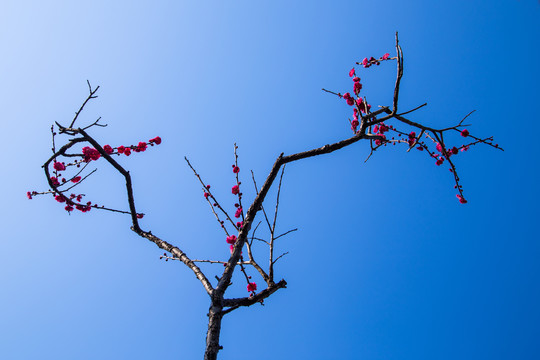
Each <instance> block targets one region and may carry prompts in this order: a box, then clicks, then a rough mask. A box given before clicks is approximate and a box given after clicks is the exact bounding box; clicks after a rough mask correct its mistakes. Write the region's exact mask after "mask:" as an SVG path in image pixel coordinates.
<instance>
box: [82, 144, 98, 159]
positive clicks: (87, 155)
mask: <svg viewBox="0 0 540 360" xmlns="http://www.w3.org/2000/svg"><path fill="white" fill-rule="evenodd" d="M82 152H83V155H84V161H85V162H90V161H92V160H94V161H96V160H97V159H99V158H100V156H101V155H100V153H99V151H97V150H96V149H94V148H91V147H88V146H85V147H83V148H82Z"/></svg>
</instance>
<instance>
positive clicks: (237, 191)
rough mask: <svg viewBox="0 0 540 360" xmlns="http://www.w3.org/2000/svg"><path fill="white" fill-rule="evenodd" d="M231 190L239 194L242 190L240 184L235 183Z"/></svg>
mask: <svg viewBox="0 0 540 360" xmlns="http://www.w3.org/2000/svg"><path fill="white" fill-rule="evenodd" d="M231 192H232V193H233V195H238V193H239V192H240V187H239V186H238V185H234V186H233V187H232V189H231Z"/></svg>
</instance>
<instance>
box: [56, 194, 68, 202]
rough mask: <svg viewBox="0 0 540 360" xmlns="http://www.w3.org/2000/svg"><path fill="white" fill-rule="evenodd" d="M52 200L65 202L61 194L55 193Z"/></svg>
mask: <svg viewBox="0 0 540 360" xmlns="http://www.w3.org/2000/svg"><path fill="white" fill-rule="evenodd" d="M54 200H56V201H58V202H59V203H63V202H66V198H65V197H64V196H63V195H56V196H55V197H54Z"/></svg>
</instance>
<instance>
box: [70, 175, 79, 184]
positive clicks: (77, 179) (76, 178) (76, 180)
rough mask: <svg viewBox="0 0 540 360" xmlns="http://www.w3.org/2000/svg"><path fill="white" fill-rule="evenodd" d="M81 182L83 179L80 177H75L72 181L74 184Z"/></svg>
mask: <svg viewBox="0 0 540 360" xmlns="http://www.w3.org/2000/svg"><path fill="white" fill-rule="evenodd" d="M79 181H81V177H80V176H75V177H74V178H73V179H71V182H72V183H78V182H79Z"/></svg>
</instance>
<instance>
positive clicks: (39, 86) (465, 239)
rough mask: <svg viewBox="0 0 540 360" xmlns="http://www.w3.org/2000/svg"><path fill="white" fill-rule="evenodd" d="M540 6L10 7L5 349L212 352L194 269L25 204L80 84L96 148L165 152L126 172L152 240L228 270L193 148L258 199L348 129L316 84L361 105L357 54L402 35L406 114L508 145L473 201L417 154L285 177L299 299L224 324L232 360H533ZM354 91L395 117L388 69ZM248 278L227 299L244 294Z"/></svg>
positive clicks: (214, 170)
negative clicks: (286, 158) (96, 125)
mask: <svg viewBox="0 0 540 360" xmlns="http://www.w3.org/2000/svg"><path fill="white" fill-rule="evenodd" d="M539 15H540V4H539V3H538V2H537V1H534V0H529V1H526V0H522V1H518V0H508V1H470V0H469V1H465V0H456V1H451V2H443V3H441V2H435V1H415V0H411V1H395V0H392V1H390V0H388V1H387V0H380V1H349V2H336V1H281V0H274V1H228V2H223V1H214V0H209V1H204V2H195V1H165V0H156V1H152V2H150V1H111V0H109V1H99V0H97V1H91V2H81V1H47V2H43V1H24V0H17V1H12V0H6V1H4V2H3V5H2V11H1V13H0V45H1V48H2V56H1V57H0V65H1V68H2V71H0V81H1V84H2V87H0V105H1V106H0V118H1V119H2V120H1V121H2V126H3V132H4V134H5V135H4V140H3V142H2V147H3V151H1V152H0V161H1V164H2V169H4V170H3V171H4V172H3V176H2V177H1V178H0V182H1V185H2V188H3V189H4V195H3V199H4V200H3V202H4V206H2V207H1V208H0V219H1V220H0V222H1V224H2V232H3V235H2V240H0V286H1V288H2V291H1V296H0V358H1V359H6V360H29V359H55V360H62V359H80V360H86V359H137V360H138V359H155V358H159V359H163V360H165V359H186V360H189V359H201V358H202V353H203V350H204V342H205V334H206V327H207V317H206V312H207V310H208V306H209V299H208V297H207V295H206V293H205V292H204V290H203V288H202V286H201V285H200V283H199V282H198V281H197V279H196V278H195V277H194V276H193V274H192V273H191V272H190V271H189V270H188V269H187V268H186V267H185V266H183V265H182V264H180V263H178V262H170V261H169V262H164V261H162V260H159V255H160V254H161V253H162V251H160V249H158V248H157V247H155V246H154V245H153V244H151V243H149V242H148V241H145V240H143V239H141V238H139V237H137V236H136V235H135V234H134V233H133V232H131V231H130V230H129V225H130V224H129V218H128V217H127V216H123V215H117V214H111V213H106V212H100V211H91V212H90V213H85V214H82V213H74V214H72V215H71V216H68V214H67V213H66V212H65V211H64V210H63V208H62V206H59V204H57V203H55V202H54V201H52V200H51V199H50V198H48V197H38V198H35V199H33V200H31V201H30V200H28V199H26V196H25V193H26V191H28V190H38V191H39V190H46V189H47V184H46V180H45V177H44V176H43V172H42V170H41V168H40V166H41V165H42V164H43V163H44V162H45V160H46V159H47V158H48V157H49V156H50V147H51V143H50V141H51V136H50V130H49V129H50V125H51V124H52V123H53V122H54V121H59V122H60V123H64V124H67V123H69V121H70V120H71V118H72V117H73V114H74V112H75V111H76V110H77V109H78V108H79V106H80V104H81V103H82V101H83V100H84V99H85V98H86V96H87V87H86V80H89V81H90V82H91V83H92V84H93V85H96V86H97V85H100V86H101V88H100V90H99V98H98V99H96V100H94V101H93V102H92V103H91V104H89V105H88V107H87V108H86V109H85V111H84V113H83V115H82V118H81V125H82V124H83V123H89V122H91V121H94V120H95V119H96V118H97V117H99V116H101V117H102V119H103V121H104V122H105V123H107V124H108V127H107V128H103V129H101V128H100V129H95V131H94V132H93V135H94V136H95V137H96V138H97V139H99V140H100V141H102V143H103V144H111V145H116V146H117V145H128V144H132V143H137V142H138V141H141V140H143V141H144V140H147V139H150V138H152V137H154V136H157V135H160V136H161V137H162V139H163V143H162V144H161V145H160V146H159V147H157V148H152V149H150V150H149V151H147V152H146V153H144V154H137V155H136V156H131V157H130V158H126V157H123V158H121V160H122V164H123V165H125V167H127V168H128V169H129V170H130V171H131V174H132V176H133V179H134V190H135V196H136V204H137V207H138V209H140V211H141V212H144V213H145V214H146V216H145V218H144V219H143V220H142V222H141V225H142V227H143V228H144V229H147V230H152V232H153V233H155V234H156V235H158V236H161V237H162V238H163V239H165V240H167V241H169V242H171V243H173V244H175V245H178V246H179V247H180V248H181V249H182V250H184V251H185V252H186V253H187V254H188V255H189V256H191V257H192V258H210V257H212V258H221V259H226V258H227V257H228V248H227V244H225V241H224V236H223V234H222V232H220V229H219V227H218V226H217V223H216V221H215V220H214V219H213V215H212V214H211V213H210V211H209V209H208V207H207V204H206V203H205V202H204V199H203V197H202V194H201V191H200V188H199V185H198V182H197V180H196V179H195V177H193V175H192V174H191V173H190V170H189V168H188V167H187V166H186V164H185V162H184V160H183V157H184V156H188V157H189V159H190V160H191V161H192V163H193V164H194V166H195V167H196V168H197V170H198V171H199V173H200V174H201V175H202V176H203V178H204V179H205V180H206V181H207V182H208V183H210V184H211V185H212V186H213V189H214V192H215V194H216V195H217V196H218V198H219V199H220V201H221V203H223V204H227V205H228V206H229V207H230V208H232V204H233V203H234V196H232V195H231V194H230V187H231V186H232V185H234V178H233V174H232V173H231V164H232V162H233V160H234V157H233V144H234V143H235V142H236V143H237V144H238V146H239V156H240V158H239V162H240V167H241V169H242V171H241V173H240V175H241V176H242V181H243V183H244V185H245V189H246V190H245V191H244V192H245V196H246V199H247V200H249V199H252V198H253V191H251V190H250V189H251V184H250V176H249V170H250V169H253V171H254V172H255V175H256V178H257V180H258V182H259V183H260V184H262V182H263V180H264V178H265V177H266V175H267V173H268V171H269V169H270V167H271V165H272V163H273V161H274V160H275V158H276V157H277V155H279V153H281V152H285V154H290V153H294V152H299V151H303V150H306V149H310V148H313V147H318V146H322V145H324V144H326V143H331V142H335V141H339V140H341V139H343V138H345V137H349V136H350V130H349V125H348V120H347V118H348V117H350V110H351V109H350V108H349V107H348V106H346V104H345V103H344V101H343V100H339V99H337V98H336V97H335V96H332V95H329V94H327V93H324V92H322V91H321V88H322V87H325V88H328V89H331V90H334V91H341V92H345V91H349V90H350V87H351V80H350V78H349V77H348V71H349V69H350V68H351V67H352V66H353V65H354V62H355V61H359V60H361V59H362V58H364V57H365V56H368V57H369V56H381V55H382V54H384V53H385V52H389V53H391V54H394V33H395V31H399V36H400V43H401V45H402V47H403V51H404V56H405V74H404V77H403V81H402V87H401V96H400V108H401V109H403V110H408V109H411V108H414V107H416V106H418V105H420V104H422V103H424V102H427V103H428V106H427V107H426V108H424V109H422V110H419V111H417V112H416V113H414V114H412V115H411V118H412V119H415V120H418V121H422V122H425V123H426V124H431V125H433V126H439V127H442V126H448V125H453V124H455V123H456V122H458V121H459V120H460V119H461V118H462V117H463V116H465V115H466V114H467V113H468V112H470V111H471V110H476V112H475V113H474V114H473V116H471V117H470V118H469V119H468V122H469V123H471V124H473V125H472V126H470V127H469V130H470V131H471V133H473V134H476V135H478V136H490V135H493V136H494V137H495V141H496V142H498V143H499V144H500V145H501V146H502V147H503V148H504V149H505V151H504V152H501V151H497V150H495V149H492V148H488V147H485V146H484V147H482V146H479V147H476V148H474V149H471V151H469V152H467V153H465V154H461V153H460V155H458V156H457V157H456V159H455V161H456V165H457V166H458V170H459V172H460V176H461V179H462V184H463V186H464V190H465V194H466V196H467V199H468V200H469V203H468V204H466V205H460V204H459V203H458V201H457V200H456V197H455V190H454V189H453V188H452V186H453V184H452V177H451V175H450V174H449V172H448V170H447V168H446V167H442V166H441V167H437V166H435V164H434V163H433V161H432V160H431V159H429V158H428V157H426V156H425V154H422V153H420V152H418V151H415V152H410V153H407V152H406V151H405V148H403V147H387V148H384V149H381V151H377V153H376V154H375V155H374V156H373V157H372V158H371V159H370V160H369V161H368V162H367V163H364V159H365V158H366V157H367V155H368V154H369V145H368V144H367V143H365V142H360V143H356V144H354V145H353V146H350V147H348V148H346V149H343V150H341V151H339V152H336V153H333V154H331V155H325V156H321V157H317V158H312V159H307V160H304V161H302V162H297V163H293V164H290V165H288V166H287V168H286V171H285V177H284V184H283V188H282V198H281V202H280V204H281V210H280V213H279V218H278V229H280V230H281V231H286V230H288V229H291V228H298V229H299V231H297V232H295V233H293V234H291V235H290V236H288V237H286V238H283V240H282V241H280V242H279V244H278V249H277V251H278V252H284V251H289V254H288V255H287V256H285V257H284V258H283V259H282V260H280V262H279V263H278V266H277V269H276V277H277V278H278V279H280V278H284V279H286V280H287V282H288V288H287V289H283V290H279V291H278V292H277V293H275V294H274V295H273V296H272V297H270V298H269V299H267V301H266V302H265V306H252V307H250V308H243V309H240V310H237V311H235V312H233V313H231V314H229V315H227V316H226V317H225V319H224V322H223V327H222V337H221V344H222V345H223V346H224V350H223V351H221V352H220V357H219V358H220V359H234V360H237V359H310V360H318V359H321V360H323V359H369V360H377V359H385V360H389V359H414V360H419V359H426V360H427V359H449V360H450V359H452V360H453V359H475V360H479V359H490V360H493V359H538V358H540V354H539V352H540V341H538V339H539V337H540V331H539V325H538V324H539V323H540V310H539V307H538V304H539V302H540V291H539V286H538V283H539V282H538V277H539V275H540V265H539V261H538V259H539V258H540V245H539V240H540V237H539V236H538V235H535V234H537V233H538V227H537V225H538V220H537V218H538V215H539V212H538V201H539V200H540V199H539V190H538V185H539V183H540V179H539V170H538V169H539V165H540V163H539V160H538V155H537V153H538V151H537V146H536V142H537V141H536V140H535V139H529V138H528V136H529V135H530V134H536V133H538V132H539V130H540V129H539V120H540V118H539V116H538V112H537V111H536V106H537V104H538V97H539V95H540V94H539V91H538V83H539V80H540V77H539V67H538V58H539V56H540V51H539V40H540V37H539V35H540V31H539V30H540V28H539V21H538V19H539ZM359 76H360V77H361V78H362V82H363V85H364V89H363V90H362V91H363V94H364V95H366V96H367V97H368V99H369V101H370V103H372V104H373V105H374V106H376V105H389V104H390V102H391V98H392V92H393V83H394V79H395V64H394V63H389V64H382V65H381V66H379V67H377V68H370V69H365V70H364V69H361V70H360V71H359ZM459 140H460V139H458V138H456V141H459ZM98 165H99V164H98ZM124 191H125V190H124V188H123V184H122V178H121V177H120V176H119V175H118V174H116V173H114V172H113V171H111V170H110V169H108V168H107V167H105V166H101V167H99V170H98V172H97V173H96V174H95V175H93V176H92V177H91V178H90V179H89V180H88V181H87V182H86V183H85V184H84V188H83V185H82V186H81V192H84V193H86V194H87V197H88V199H89V200H92V201H94V202H97V203H100V204H106V205H110V206H116V207H120V208H125V207H126V203H125V194H124ZM272 194H274V192H272V193H271V196H270V197H269V202H268V204H267V206H269V207H271V206H272V204H273V196H274V195H272ZM264 250H265V249H264V248H262V247H261V248H259V249H258V254H260V255H258V257H259V258H261V259H262V258H265V257H266V252H265V251H264ZM204 269H206V270H207V271H208V274H209V277H212V278H213V274H217V272H218V271H219V270H220V269H219V266H217V267H216V266H215V265H211V266H205V267H204ZM236 275H237V274H236ZM253 275H254V279H255V281H257V282H258V283H259V284H260V285H262V283H261V279H260V278H257V276H256V275H255V272H253ZM233 282H234V284H233V286H232V287H231V288H230V290H229V292H228V295H229V296H230V297H239V296H246V295H247V292H246V290H245V283H244V282H243V281H242V279H241V278H240V277H235V278H234V279H233Z"/></svg>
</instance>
